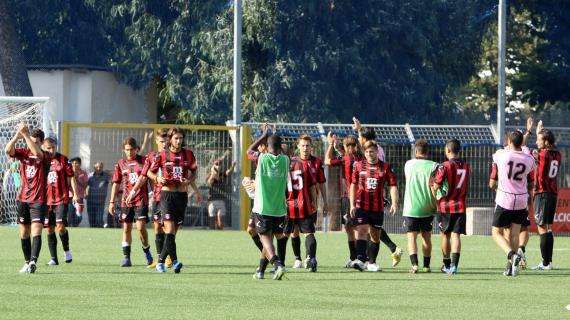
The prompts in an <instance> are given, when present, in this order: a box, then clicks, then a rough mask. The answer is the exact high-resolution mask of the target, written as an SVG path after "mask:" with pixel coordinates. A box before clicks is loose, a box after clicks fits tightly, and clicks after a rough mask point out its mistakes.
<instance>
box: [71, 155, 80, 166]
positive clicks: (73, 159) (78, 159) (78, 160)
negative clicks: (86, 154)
mask: <svg viewBox="0 0 570 320" xmlns="http://www.w3.org/2000/svg"><path fill="white" fill-rule="evenodd" d="M76 161H77V162H79V165H81V158H79V157H75V158H71V160H69V162H71V163H74V162H76Z"/></svg>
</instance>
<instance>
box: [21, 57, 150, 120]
mask: <svg viewBox="0 0 570 320" xmlns="http://www.w3.org/2000/svg"><path fill="white" fill-rule="evenodd" d="M28 75H29V78H30V83H31V85H32V90H33V92H34V96H45V97H51V98H53V100H54V105H53V107H52V108H51V109H50V110H49V112H48V115H49V117H50V118H51V120H55V121H70V122H89V123H155V122H156V103H157V99H158V95H157V92H156V89H155V88H154V86H153V85H150V86H149V87H147V88H145V89H141V90H133V89H132V88H130V87H129V86H127V85H125V84H122V83H119V81H117V79H116V78H115V76H114V75H113V74H112V73H111V72H108V71H93V70H87V69H77V68H70V69H53V70H46V69H34V70H29V71H28Z"/></svg>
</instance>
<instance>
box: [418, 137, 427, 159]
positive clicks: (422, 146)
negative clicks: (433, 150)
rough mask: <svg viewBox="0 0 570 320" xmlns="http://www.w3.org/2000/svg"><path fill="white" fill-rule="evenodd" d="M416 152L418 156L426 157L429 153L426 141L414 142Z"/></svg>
mask: <svg viewBox="0 0 570 320" xmlns="http://www.w3.org/2000/svg"><path fill="white" fill-rule="evenodd" d="M416 151H417V152H418V153H419V154H423V155H426V154H427V153H428V151H429V144H428V142H427V140H426V139H418V140H416Z"/></svg>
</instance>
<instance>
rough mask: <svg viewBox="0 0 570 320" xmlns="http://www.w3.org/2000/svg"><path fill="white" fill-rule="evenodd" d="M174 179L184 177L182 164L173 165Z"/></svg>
mask: <svg viewBox="0 0 570 320" xmlns="http://www.w3.org/2000/svg"><path fill="white" fill-rule="evenodd" d="M172 179H182V167H181V166H174V167H172Z"/></svg>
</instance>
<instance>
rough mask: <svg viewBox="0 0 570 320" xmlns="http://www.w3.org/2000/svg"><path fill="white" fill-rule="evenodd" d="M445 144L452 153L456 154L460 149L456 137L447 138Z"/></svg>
mask: <svg viewBox="0 0 570 320" xmlns="http://www.w3.org/2000/svg"><path fill="white" fill-rule="evenodd" d="M445 146H446V147H447V149H449V151H450V152H451V153H453V154H458V153H459V151H461V143H459V140H457V139H449V140H447V144H446V145H445Z"/></svg>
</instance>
